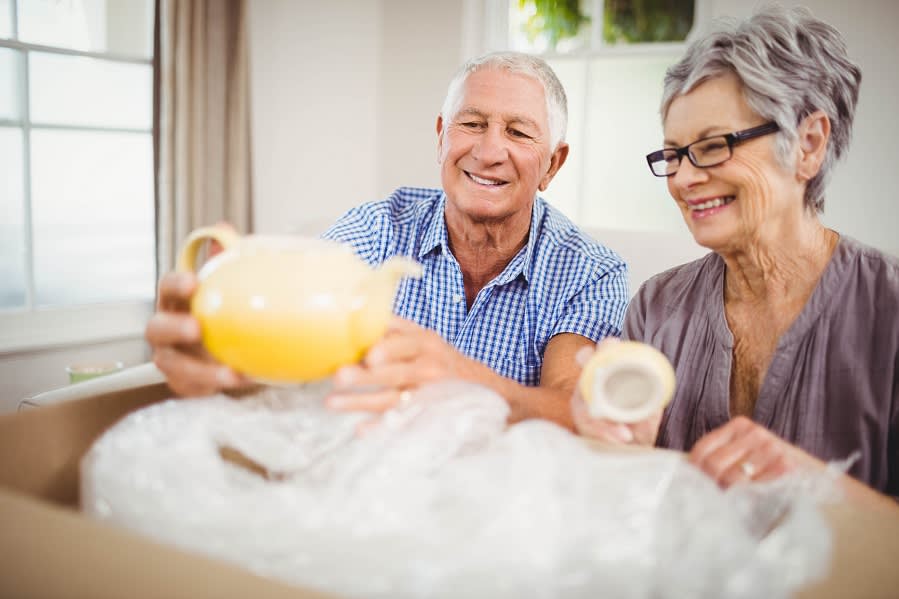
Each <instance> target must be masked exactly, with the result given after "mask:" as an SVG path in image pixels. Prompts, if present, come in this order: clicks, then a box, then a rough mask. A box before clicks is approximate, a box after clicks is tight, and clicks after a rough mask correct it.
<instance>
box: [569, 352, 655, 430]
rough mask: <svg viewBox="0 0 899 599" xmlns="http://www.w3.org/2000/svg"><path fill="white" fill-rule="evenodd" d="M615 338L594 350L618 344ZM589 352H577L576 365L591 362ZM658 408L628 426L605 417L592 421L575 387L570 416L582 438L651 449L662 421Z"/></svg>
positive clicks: (578, 389)
mask: <svg viewBox="0 0 899 599" xmlns="http://www.w3.org/2000/svg"><path fill="white" fill-rule="evenodd" d="M618 342H619V340H618V339H617V338H615V337H606V338H605V339H602V340H601V341H600V342H599V343H597V344H596V349H595V350H594V351H599V350H600V349H601V348H608V346H609V345H611V344H614V343H618ZM591 355H592V352H590V351H587V352H583V353H579V354H578V356H577V360H578V362H579V363H580V364H581V365H582V366H583V365H584V364H586V363H587V361H588V360H589V359H590V356H591ZM662 411H663V409H662V408H660V409H659V410H658V411H657V412H656V413H655V414H653V415H652V416H650V417H649V418H647V419H646V420H642V421H640V422H634V423H628V424H625V423H623V422H615V421H613V420H608V419H606V418H595V417H593V416H591V415H590V412H589V410H588V408H587V404H586V403H585V402H584V399H583V397H581V392H580V386H577V387H575V392H574V396H573V397H572V398H571V415H572V417H573V419H574V426H575V429H577V432H578V433H579V434H581V435H583V436H584V437H588V438H590V439H596V440H597V441H601V442H603V443H608V444H611V445H642V446H646V447H652V446H653V445H655V442H656V437H657V436H658V434H659V425H660V424H661V422H662Z"/></svg>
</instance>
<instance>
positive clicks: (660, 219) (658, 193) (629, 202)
mask: <svg viewBox="0 0 899 599" xmlns="http://www.w3.org/2000/svg"><path fill="white" fill-rule="evenodd" d="M677 58H678V57H677V56H674V55H669V56H626V57H625V56H617V57H614V58H598V59H593V60H592V61H591V63H590V85H591V89H590V93H589V98H590V102H591V105H590V118H589V119H588V120H587V123H586V135H585V139H586V157H585V161H586V164H587V168H586V169H584V193H583V198H584V200H583V202H584V203H583V208H582V210H583V212H582V214H583V223H584V224H585V225H588V226H593V227H609V228H619V229H636V230H658V231H681V230H682V229H683V226H684V225H683V220H682V219H681V216H680V212H679V211H678V209H677V207H676V206H675V205H674V201H673V200H672V199H671V198H670V196H669V195H668V190H667V188H666V185H665V180H664V179H660V178H658V177H654V176H653V175H652V173H650V172H649V167H648V166H647V165H646V159H645V158H644V157H645V156H646V154H648V153H649V152H652V151H653V150H658V149H659V148H661V147H662V137H663V136H662V125H661V120H660V117H659V101H660V99H661V97H662V79H663V77H664V74H665V69H666V68H667V67H668V66H669V65H670V64H672V63H674V62H675V61H676V60H677Z"/></svg>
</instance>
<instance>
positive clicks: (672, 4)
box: [602, 0, 694, 44]
mask: <svg viewBox="0 0 899 599" xmlns="http://www.w3.org/2000/svg"><path fill="white" fill-rule="evenodd" d="M693 4H694V2H693V1H692V0H690V1H685V0H649V1H647V0H605V2H604V3H603V12H604V13H605V14H604V15H603V28H602V38H603V41H605V42H606V43H608V44H636V43H642V42H682V41H684V40H685V39H687V34H688V33H690V29H691V28H692V27H693Z"/></svg>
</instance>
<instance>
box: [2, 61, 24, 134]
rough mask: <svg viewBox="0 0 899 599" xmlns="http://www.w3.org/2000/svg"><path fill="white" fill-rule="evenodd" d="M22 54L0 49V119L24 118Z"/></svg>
mask: <svg viewBox="0 0 899 599" xmlns="http://www.w3.org/2000/svg"><path fill="white" fill-rule="evenodd" d="M21 64H22V54H21V52H16V51H15V50H10V49H9V48H0V119H10V120H18V119H20V118H22V112H21V106H19V104H20V102H19V98H20V97H21V96H22V94H21V93H20V92H19V85H18V83H19V79H20V76H19V75H20V73H21Z"/></svg>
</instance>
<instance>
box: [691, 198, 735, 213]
mask: <svg viewBox="0 0 899 599" xmlns="http://www.w3.org/2000/svg"><path fill="white" fill-rule="evenodd" d="M733 201H734V196H727V197H724V198H715V199H714V200H709V201H707V202H703V203H702V204H690V205H689V206H690V210H692V211H693V212H695V211H697V210H708V209H709V208H717V207H718V206H724V205H725V204H730V203H731V202H733Z"/></svg>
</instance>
